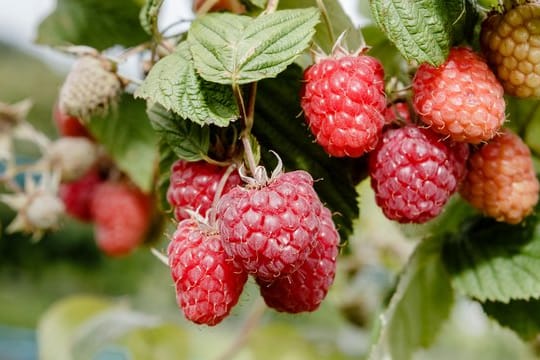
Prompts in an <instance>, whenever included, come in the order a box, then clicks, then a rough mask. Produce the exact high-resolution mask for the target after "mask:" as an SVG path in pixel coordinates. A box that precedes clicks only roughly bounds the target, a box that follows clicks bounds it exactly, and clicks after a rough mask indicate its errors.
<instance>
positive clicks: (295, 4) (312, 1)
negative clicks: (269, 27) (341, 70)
mask: <svg viewBox="0 0 540 360" xmlns="http://www.w3.org/2000/svg"><path fill="white" fill-rule="evenodd" d="M323 4H324V6H325V8H326V10H327V12H328V17H329V20H330V23H331V27H332V31H333V32H334V36H339V35H340V34H341V33H343V32H345V31H347V36H346V37H345V39H344V40H345V43H344V45H346V46H347V47H348V48H349V49H351V50H356V49H358V47H359V46H361V45H363V43H362V35H361V33H360V32H358V31H356V30H355V27H354V24H353V23H352V21H351V19H350V18H349V16H348V15H347V13H346V12H345V11H344V10H343V7H342V6H341V3H340V2H339V1H338V0H323ZM307 7H317V0H280V2H279V8H280V9H298V8H300V9H302V8H307ZM315 30H316V33H315V36H314V37H313V41H314V42H315V44H317V46H319V47H320V48H321V49H322V50H323V51H325V52H326V53H327V54H329V53H330V52H331V51H332V48H333V47H334V41H335V40H336V39H333V38H332V36H331V35H330V33H329V32H328V28H327V26H326V24H324V22H320V23H319V24H318V25H317V26H316V28H315ZM368 45H372V44H370V43H368Z"/></svg>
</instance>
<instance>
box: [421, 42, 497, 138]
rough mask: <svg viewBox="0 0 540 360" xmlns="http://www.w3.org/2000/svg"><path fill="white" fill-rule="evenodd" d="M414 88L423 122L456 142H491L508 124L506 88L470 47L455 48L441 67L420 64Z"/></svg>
mask: <svg viewBox="0 0 540 360" xmlns="http://www.w3.org/2000/svg"><path fill="white" fill-rule="evenodd" d="M412 88H413V93H414V96H413V105H414V108H415V111H416V112H417V113H418V114H419V115H420V118H421V119H422V121H423V122H424V123H426V124H427V125H429V126H431V129H432V130H433V131H436V132H438V133H440V134H443V135H448V136H449V137H450V138H451V139H453V140H455V141H464V142H468V143H472V144H478V143H480V142H483V141H487V140H489V139H491V138H492V137H493V136H495V134H496V133H497V131H498V130H499V128H500V127H501V125H502V123H503V122H504V119H505V117H504V116H505V115H504V111H505V102H504V98H503V93H504V91H503V88H502V86H501V84H499V82H498V81H497V79H496V78H495V75H494V74H493V73H492V72H491V70H490V69H489V68H488V66H487V64H486V62H485V61H484V60H483V59H482V58H481V57H480V56H478V55H476V54H475V53H474V52H473V51H472V50H470V49H468V48H459V47H458V48H452V49H451V50H450V54H449V55H448V59H447V60H446V62H445V63H444V64H442V65H441V66H439V67H433V66H431V65H429V64H422V65H420V67H419V68H418V70H417V71H416V74H415V76H414V79H413V83H412Z"/></svg>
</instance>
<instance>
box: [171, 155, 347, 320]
mask: <svg viewBox="0 0 540 360" xmlns="http://www.w3.org/2000/svg"><path fill="white" fill-rule="evenodd" d="M179 166H182V167H183V168H184V169H189V170H187V171H188V172H189V174H188V175H186V176H185V177H184V178H183V180H186V179H190V182H188V181H183V182H179V181H175V182H174V185H173V179H176V180H178V178H179V174H178V173H176V172H175V171H173V173H172V175H171V187H172V189H173V190H171V188H169V194H170V193H171V191H174V192H175V193H177V194H183V193H184V192H194V193H197V191H194V189H195V188H197V186H198V185H200V184H204V185H205V186H207V187H209V188H210V189H213V190H210V192H209V193H211V194H212V195H213V196H214V197H217V198H218V199H219V201H217V202H216V203H217V206H216V207H215V208H211V209H212V210H213V211H212V212H209V214H211V215H214V216H215V222H213V220H212V219H213V217H212V216H210V217H207V218H206V219H202V218H201V213H197V212H195V211H193V210H192V209H197V208H198V207H197V204H199V203H198V202H197V201H199V200H200V199H203V201H202V203H200V205H201V206H206V205H205V204H208V203H214V199H213V198H206V197H204V196H203V197H198V196H192V197H189V198H188V197H182V201H181V204H182V207H181V208H182V209H184V210H186V209H189V210H186V212H187V214H189V215H190V217H189V218H187V219H183V220H181V221H180V222H179V223H178V225H177V228H176V231H175V233H174V234H173V236H172V238H171V242H170V243H169V246H168V255H169V266H170V268H171V275H172V278H173V280H174V282H175V287H176V292H177V301H178V305H179V307H180V308H181V309H182V310H183V312H184V315H185V317H186V318H187V319H189V320H191V321H193V322H195V323H198V324H207V325H211V326H212V325H216V324H217V323H219V322H220V321H221V320H223V319H224V318H225V317H226V316H227V315H228V314H229V312H230V310H231V308H232V307H233V306H234V305H235V304H236V303H237V302H238V299H239V297H240V294H241V292H242V288H243V286H244V283H245V282H246V280H247V277H248V275H252V276H253V277H254V278H255V280H256V282H257V283H258V284H259V285H260V290H261V296H262V297H263V298H264V300H265V302H266V304H267V305H268V306H269V307H271V308H274V309H275V310H277V311H283V312H290V313H298V312H305V311H314V310H316V309H317V308H318V306H319V305H320V303H321V302H322V300H323V299H324V297H325V296H326V293H327V292H328V289H329V288H330V286H331V284H332V282H333V279H334V276H335V266H336V258H337V252H338V245H339V235H338V232H337V230H336V228H335V225H334V223H333V221H332V215H331V213H330V211H329V210H328V209H327V208H326V207H325V206H324V205H323V204H322V202H321V200H320V199H319V197H318V195H317V193H316V192H315V190H314V188H313V178H312V177H311V175H309V173H307V172H305V171H300V170H298V171H291V172H286V173H281V172H279V171H278V173H277V174H276V175H273V176H272V178H270V179H268V178H267V176H266V175H264V176H262V177H260V178H257V180H255V179H253V178H249V179H247V178H246V180H247V181H248V183H247V184H236V185H234V186H232V187H231V188H229V186H228V184H230V181H231V178H232V177H238V178H240V177H239V175H238V174H235V173H233V174H230V175H229V174H228V173H227V172H226V171H224V170H220V169H216V168H215V167H214V166H213V165H210V164H206V163H204V162H199V163H191V164H190V163H185V162H177V163H176V164H175V165H173V170H174V169H178V167H179ZM261 169H262V168H259V170H261ZM209 173H212V174H221V175H220V176H225V177H223V178H221V179H220V178H219V176H216V177H214V176H209V175H208V174H209ZM262 173H264V172H262V171H258V174H262ZM227 176H228V178H227ZM232 181H233V182H235V183H236V182H238V181H237V180H234V178H233V180H232ZM181 183H182V185H183V187H184V188H185V189H184V190H185V191H182V188H180V187H179V186H180V184H181ZM217 184H220V185H219V186H218V185H217ZM169 199H178V198H175V197H173V196H169ZM188 200H190V201H191V202H190V201H188ZM175 204H179V202H176V203H175ZM171 205H174V204H171ZM175 214H178V211H176V212H175Z"/></svg>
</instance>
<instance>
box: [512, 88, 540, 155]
mask: <svg viewBox="0 0 540 360" xmlns="http://www.w3.org/2000/svg"><path fill="white" fill-rule="evenodd" d="M506 113H507V114H508V120H510V121H509V122H507V123H506V124H505V125H506V126H508V127H509V128H511V129H512V130H514V132H516V133H517V134H520V135H521V136H522V138H523V140H524V141H525V142H526V143H527V145H529V146H530V148H531V150H532V151H534V152H535V153H536V154H540V101H539V100H536V99H532V100H531V99H519V98H516V97H513V96H508V97H507V98H506Z"/></svg>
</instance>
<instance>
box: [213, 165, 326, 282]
mask: <svg viewBox="0 0 540 360" xmlns="http://www.w3.org/2000/svg"><path fill="white" fill-rule="evenodd" d="M322 209H323V205H322V203H321V201H320V200H319V197H318V196H317V193H316V192H315V190H314V189H313V178H312V177H311V175H309V173H307V172H305V171H301V170H298V171H292V172H287V173H281V174H279V175H278V176H276V177H275V178H273V179H270V181H269V182H268V183H267V184H266V185H262V186H258V187H251V186H249V185H248V186H246V187H241V186H237V187H235V188H233V189H232V190H230V191H229V192H228V193H227V194H225V195H224V196H223V197H222V198H221V200H220V202H219V204H218V208H217V215H218V222H219V223H218V224H219V230H220V233H221V236H222V238H223V247H224V248H225V251H226V252H227V254H229V255H230V256H232V257H233V259H234V261H235V262H236V263H237V264H239V265H240V266H241V267H243V268H244V269H245V270H246V271H247V272H248V273H250V274H254V275H256V276H257V277H258V278H260V279H261V280H262V281H272V280H274V279H275V278H277V277H281V276H286V275H288V274H290V273H292V272H294V271H295V270H296V269H298V268H299V267H300V266H301V265H302V263H303V262H304V261H305V260H306V259H307V257H308V256H309V254H310V253H311V251H312V249H313V247H314V246H315V245H316V237H317V234H318V232H319V228H320V216H321V211H322Z"/></svg>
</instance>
